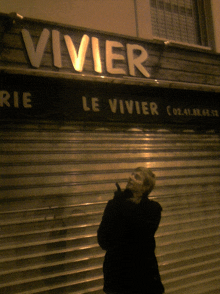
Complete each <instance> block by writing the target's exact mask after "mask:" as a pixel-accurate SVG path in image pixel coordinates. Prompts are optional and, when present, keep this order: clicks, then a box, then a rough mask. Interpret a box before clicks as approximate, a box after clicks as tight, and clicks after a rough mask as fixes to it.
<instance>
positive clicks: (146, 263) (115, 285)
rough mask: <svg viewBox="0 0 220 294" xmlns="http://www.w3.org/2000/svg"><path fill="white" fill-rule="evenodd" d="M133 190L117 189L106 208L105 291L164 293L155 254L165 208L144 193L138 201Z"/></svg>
mask: <svg viewBox="0 0 220 294" xmlns="http://www.w3.org/2000/svg"><path fill="white" fill-rule="evenodd" d="M131 196H132V192H131V191H129V190H125V191H124V192H123V193H118V192H116V194H115V197H114V199H112V200H110V201H109V202H108V204H107V206H106V208H105V211H104V214H103V218H102V221H101V224H100V226H99V229H98V243H99V245H100V246H101V248H102V249H104V250H106V255H105V260H104V265H103V271H104V291H105V292H118V293H123V294H124V293H126V294H129V293H132V294H133V293H141V294H148V293H150V294H154V293H155V294H161V293H163V292H164V288H163V285H162V283H161V280H160V275H159V271H158V264H157V260H156V257H155V253H154V250H155V239H154V234H155V232H156V230H157V228H158V225H159V222H160V219H161V211H162V208H161V206H160V204H159V203H157V202H155V201H151V200H149V199H148V197H147V196H148V195H147V194H146V195H145V194H144V195H143V198H142V200H141V202H140V203H139V204H136V203H134V202H132V201H130V200H128V198H130V197H131Z"/></svg>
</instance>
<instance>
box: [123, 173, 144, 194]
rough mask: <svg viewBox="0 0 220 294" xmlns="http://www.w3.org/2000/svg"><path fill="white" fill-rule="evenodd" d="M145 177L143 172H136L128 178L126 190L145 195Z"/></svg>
mask: <svg viewBox="0 0 220 294" xmlns="http://www.w3.org/2000/svg"><path fill="white" fill-rule="evenodd" d="M144 180H145V178H144V175H143V173H142V172H141V171H134V172H133V173H132V174H131V175H130V177H129V178H128V183H127V186H126V188H127V189H129V190H131V191H132V192H133V193H144V191H145V186H144Z"/></svg>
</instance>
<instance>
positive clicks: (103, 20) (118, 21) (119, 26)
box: [0, 0, 220, 52]
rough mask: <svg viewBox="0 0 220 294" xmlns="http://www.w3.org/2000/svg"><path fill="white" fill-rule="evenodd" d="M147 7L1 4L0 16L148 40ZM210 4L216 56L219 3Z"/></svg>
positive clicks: (11, 0) (66, 0) (144, 3)
mask: <svg viewBox="0 0 220 294" xmlns="http://www.w3.org/2000/svg"><path fill="white" fill-rule="evenodd" d="M208 1H209V0H208ZM208 1H207V2H206V3H208ZM149 3H150V0H105V1H103V0H74V1H73V0H63V1H54V0H38V1H35V0H1V4H0V12H3V13H10V12H17V13H19V14H21V15H23V16H24V17H29V18H36V19H41V20H47V21H53V22H57V23H63V24H67V25H73V26H80V27H85V28H90V29H96V30H101V31H106V32H112V33H118V34H122V35H128V36H132V37H134V36H136V37H140V38H144V39H151V38H152V29H151V21H150V4H149ZM210 3H211V10H212V12H211V14H212V15H213V26H214V27H213V29H212V30H213V31H214V38H215V45H213V47H214V50H215V51H217V52H220V20H219V13H220V1H219V0H210ZM208 19H210V17H208Z"/></svg>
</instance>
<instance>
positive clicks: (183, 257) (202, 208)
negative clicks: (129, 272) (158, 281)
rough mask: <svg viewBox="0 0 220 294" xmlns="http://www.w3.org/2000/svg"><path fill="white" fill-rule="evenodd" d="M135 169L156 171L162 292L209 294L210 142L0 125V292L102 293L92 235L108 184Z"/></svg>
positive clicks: (215, 262)
mask: <svg viewBox="0 0 220 294" xmlns="http://www.w3.org/2000/svg"><path fill="white" fill-rule="evenodd" d="M139 165H145V166H146V165H147V166H148V167H151V168H152V169H153V170H154V171H155V173H156V175H157V186H156V189H155V191H154V192H153V193H152V196H151V197H152V198H154V199H156V200H157V201H159V202H160V203H161V205H162V206H163V215H162V221H161V225H160V228H159V230H158V232H157V237H156V240H157V256H158V261H159V265H160V271H161V275H162V280H163V282H164V284H165V287H166V293H169V294H172V293H181V294H184V293H188V294H189V293H194V294H205V293H209V294H210V293H213V294H214V293H215V294H216V293H217V292H218V291H219V284H218V279H219V275H220V262H219V261H220V258H219V256H220V248H219V243H220V237H219V229H220V217H219V204H220V198H219V194H220V187H219V180H220V140H219V136H218V135H217V134H215V133H210V134H208V133H207V134H197V133H195V132H192V131H191V132H183V131H182V132H174V131H168V130H154V131H153V130H143V129H142V130H141V129H140V130H138V129H136V130H134V129H133V130H123V129H121V130H117V129H115V128H114V127H109V128H108V129H103V128H101V127H98V126H97V127H90V128H88V127H87V128H85V127H84V128H82V127H80V126H78V127H77V126H70V125H69V126H67V125H66V126H58V125H52V124H51V125H47V126H46V125H43V124H42V125H26V126H24V125H23V126H22V125H21V126H19V124H18V125H16V126H15V125H8V126H5V127H2V128H1V197H0V201H1V202H0V204H1V212H0V218H1V237H0V238H1V242H0V257H1V258H0V264H1V267H0V293H2V294H10V293H14V294H34V293H41V294H48V293H62V294H64V293H77V294H79V293H102V285H103V280H102V262H103V256H104V252H103V251H102V250H101V249H100V248H99V246H98V244H97V240H96V231H97V228H98V225H99V223H100V220H101V217H102V213H103V210H104V208H105V205H106V202H107V201H108V200H109V199H110V198H111V197H112V194H113V191H114V190H115V185H114V183H115V182H116V181H118V182H119V183H120V184H121V186H122V188H124V186H125V182H126V179H127V177H128V175H129V173H130V171H131V170H132V169H133V168H135V167H137V166H139Z"/></svg>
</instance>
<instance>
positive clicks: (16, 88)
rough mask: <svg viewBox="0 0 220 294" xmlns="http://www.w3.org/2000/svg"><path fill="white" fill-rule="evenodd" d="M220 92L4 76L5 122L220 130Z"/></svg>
mask: <svg viewBox="0 0 220 294" xmlns="http://www.w3.org/2000/svg"><path fill="white" fill-rule="evenodd" d="M219 95H220V94H219V93H210V92H199V91H189V90H175V89H165V88H150V87H140V86H128V85H118V84H110V83H97V82H94V83H92V82H86V81H85V82H82V81H71V80H58V79H49V78H40V77H31V76H7V75H6V76H2V77H1V84H0V116H1V120H5V119H10V120H15V121H16V120H24V119H25V120H54V121H58V120H64V121H85V122H89V121H97V122H126V123H135V124H152V125H155V124H161V125H164V124H176V125H200V126H201V127H204V128H209V127H218V126H219V122H220V118H219V115H220V103H219V101H220V100H219Z"/></svg>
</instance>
